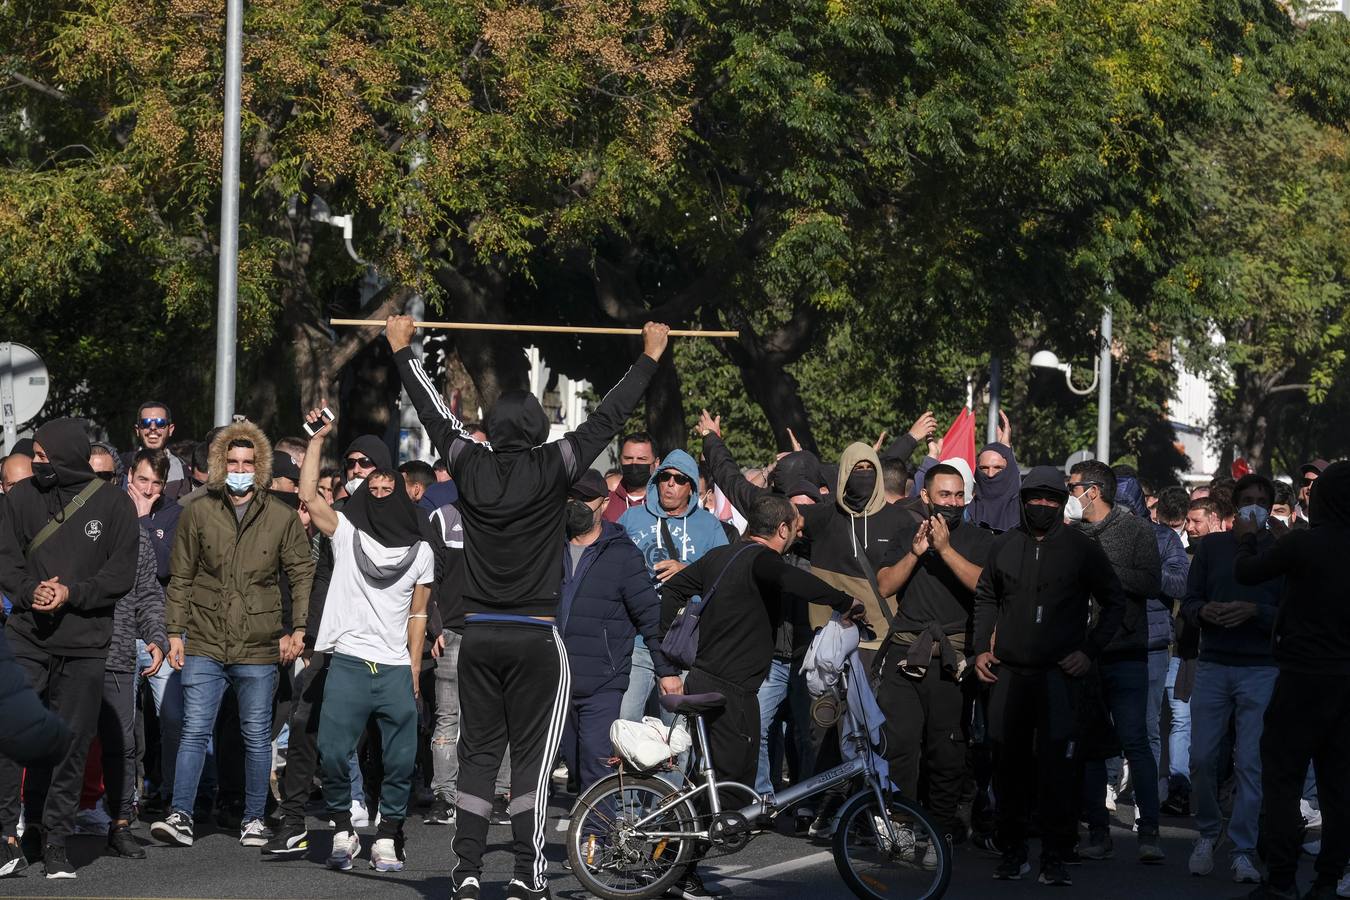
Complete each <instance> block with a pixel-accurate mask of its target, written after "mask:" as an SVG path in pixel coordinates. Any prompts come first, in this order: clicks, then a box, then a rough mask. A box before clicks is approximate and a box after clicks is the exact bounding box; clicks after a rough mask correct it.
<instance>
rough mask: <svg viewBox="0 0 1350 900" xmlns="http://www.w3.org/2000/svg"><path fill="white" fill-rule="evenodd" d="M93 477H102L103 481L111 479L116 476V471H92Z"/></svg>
mask: <svg viewBox="0 0 1350 900" xmlns="http://www.w3.org/2000/svg"><path fill="white" fill-rule="evenodd" d="M94 477H95V478H102V479H103V480H104V481H112V480H113V479H114V478H116V477H117V473H116V472H95V473H94Z"/></svg>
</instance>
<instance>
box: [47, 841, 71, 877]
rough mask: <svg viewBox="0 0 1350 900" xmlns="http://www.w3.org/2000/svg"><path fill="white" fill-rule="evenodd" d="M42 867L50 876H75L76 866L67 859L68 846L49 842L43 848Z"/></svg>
mask: <svg viewBox="0 0 1350 900" xmlns="http://www.w3.org/2000/svg"><path fill="white" fill-rule="evenodd" d="M42 867H43V869H45V870H46V872H47V877H48V878H74V877H75V867H74V866H72V865H71V864H70V860H68V859H66V848H65V847H64V846H62V847H58V846H56V845H55V844H48V845H47V846H46V847H44V848H42Z"/></svg>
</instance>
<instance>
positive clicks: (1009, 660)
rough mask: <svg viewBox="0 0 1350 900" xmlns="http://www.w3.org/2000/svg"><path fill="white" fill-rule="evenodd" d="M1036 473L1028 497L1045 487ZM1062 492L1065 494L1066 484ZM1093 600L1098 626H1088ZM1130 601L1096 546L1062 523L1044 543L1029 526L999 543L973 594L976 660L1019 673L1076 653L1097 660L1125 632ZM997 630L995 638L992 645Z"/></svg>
mask: <svg viewBox="0 0 1350 900" xmlns="http://www.w3.org/2000/svg"><path fill="white" fill-rule="evenodd" d="M1038 471H1039V470H1033V472H1032V474H1031V475H1030V476H1028V478H1027V481H1026V483H1024V484H1023V491H1024V492H1025V491H1027V490H1029V489H1036V488H1040V487H1046V488H1051V487H1052V485H1050V484H1046V485H1040V484H1038V483H1037V482H1036V481H1035V479H1036V477H1037V472H1038ZM1057 490H1059V491H1063V479H1062V477H1061V478H1060V479H1059V484H1058V486H1057ZM1093 599H1095V600H1096V601H1097V603H1098V604H1099V606H1100V612H1099V614H1098V616H1097V622H1096V624H1095V625H1094V626H1093V627H1092V629H1091V630H1090V631H1089V629H1088V620H1089V617H1090V616H1091V614H1092V603H1091V601H1092V600H1093ZM1124 615H1125V593H1124V590H1123V589H1122V588H1121V584H1120V579H1119V578H1117V577H1116V573H1115V571H1114V570H1113V568H1112V566H1111V561H1110V560H1109V559H1107V558H1106V554H1105V553H1104V552H1103V551H1102V548H1101V547H1099V546H1098V545H1097V543H1096V542H1095V541H1093V540H1092V539H1091V538H1089V537H1087V536H1086V535H1084V534H1081V533H1079V532H1078V531H1075V530H1073V529H1071V528H1066V527H1065V526H1064V525H1063V524H1062V523H1060V522H1057V523H1055V525H1054V526H1053V527H1052V528H1051V529H1050V531H1049V533H1048V534H1046V535H1045V537H1044V538H1043V539H1041V540H1039V541H1038V540H1036V538H1035V537H1033V536H1032V535H1031V533H1030V531H1028V529H1027V526H1026V524H1025V522H1024V523H1023V524H1022V525H1019V526H1018V527H1016V528H1014V529H1013V530H1012V531H1006V532H1004V533H1003V534H1001V535H999V536H998V537H997V538H995V539H994V546H993V549H992V550H991V551H990V553H989V558H988V560H987V561H986V563H985V566H984V572H983V573H981V575H980V580H979V583H978V584H977V585H976V586H975V644H974V647H973V648H972V649H973V651H974V653H975V654H980V653H983V652H985V651H986V650H989V649H990V642H991V641H993V642H994V645H995V646H994V655H995V656H996V657H997V658H998V660H999V662H1000V663H1002V664H1004V665H1007V666H1009V667H1012V668H1014V669H1017V668H1021V669H1044V668H1049V667H1051V666H1054V665H1057V664H1058V663H1059V661H1060V660H1061V659H1063V658H1064V657H1065V656H1068V655H1069V654H1070V653H1072V652H1073V651H1075V650H1082V651H1083V652H1084V653H1086V654H1087V655H1088V656H1089V657H1092V658H1093V659H1096V658H1097V656H1099V655H1100V654H1101V652H1102V650H1103V649H1104V648H1105V647H1106V645H1107V644H1108V643H1109V642H1110V640H1111V638H1112V637H1113V636H1114V635H1115V634H1116V632H1117V631H1119V630H1120V624H1121V620H1122V619H1123V617H1124ZM995 630H997V638H995V637H994V634H995Z"/></svg>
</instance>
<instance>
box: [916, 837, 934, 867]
mask: <svg viewBox="0 0 1350 900" xmlns="http://www.w3.org/2000/svg"><path fill="white" fill-rule="evenodd" d="M937 862H938V857H937V841H935V840H933V839H932V838H931V837H930V838H929V840H928V848H927V849H926V850H924V851H923V862H921V863H920V865H921V866H923V867H924V868H925V869H927V870H928V871H929V872H932V871H934V870H935V869H937Z"/></svg>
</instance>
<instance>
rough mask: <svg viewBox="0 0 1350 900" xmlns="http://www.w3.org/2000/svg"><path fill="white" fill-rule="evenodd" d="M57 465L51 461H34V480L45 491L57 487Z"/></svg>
mask: <svg viewBox="0 0 1350 900" xmlns="http://www.w3.org/2000/svg"><path fill="white" fill-rule="evenodd" d="M56 480H57V475H56V466H54V465H52V464H51V463H49V462H35V463H33V481H35V482H37V486H38V487H40V488H42V489H43V490H44V491H49V490H51V489H52V488H54V487H56Z"/></svg>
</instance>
